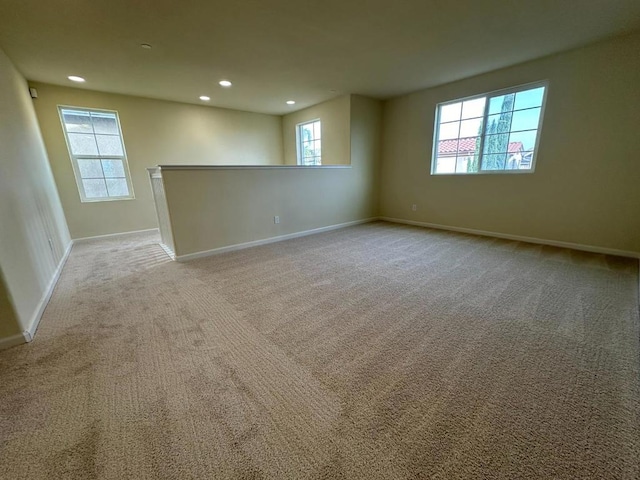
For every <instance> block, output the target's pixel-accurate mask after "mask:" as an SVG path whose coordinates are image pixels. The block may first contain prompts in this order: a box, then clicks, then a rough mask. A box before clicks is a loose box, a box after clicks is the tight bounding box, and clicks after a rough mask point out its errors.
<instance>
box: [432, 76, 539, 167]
mask: <svg viewBox="0 0 640 480" xmlns="http://www.w3.org/2000/svg"><path fill="white" fill-rule="evenodd" d="M539 87H544V94H543V96H542V105H541V106H540V118H539V119H538V128H537V129H536V131H537V135H536V143H535V146H534V147H533V157H532V159H531V168H529V169H505V170H482V160H483V157H484V141H485V138H486V135H487V127H488V121H487V117H488V113H489V103H490V102H489V97H494V96H501V95H508V94H510V93H517V92H521V91H523V90H531V89H534V88H539ZM548 93H549V81H548V80H540V81H537V82H531V83H525V84H521V85H517V86H515V87H509V88H503V89H500V90H493V91H491V92H487V93H481V94H477V95H471V96H469V97H463V98H456V99H454V100H448V101H446V102H441V103H438V104H437V105H436V113H435V123H434V126H433V149H432V151H431V175H434V176H441V175H500V174H516V175H517V174H527V173H534V172H535V169H536V159H537V157H538V148H539V144H540V137H541V133H542V122H543V119H544V112H545V106H546V104H547V94H548ZM482 97H486V98H487V101H486V103H485V106H484V115H483V122H482V123H483V125H482V137H481V138H480V156H479V159H478V171H477V172H443V173H437V172H436V171H435V170H436V166H437V158H438V131H439V129H440V128H439V127H440V110H441V108H442V107H444V106H446V105H450V104H453V103H459V102H466V101H469V100H475V99H477V98H482Z"/></svg>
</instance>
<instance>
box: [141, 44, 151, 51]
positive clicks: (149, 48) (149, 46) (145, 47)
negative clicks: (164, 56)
mask: <svg viewBox="0 0 640 480" xmlns="http://www.w3.org/2000/svg"><path fill="white" fill-rule="evenodd" d="M140 46H141V47H142V48H144V49H145V50H151V45H149V44H148V43H141V44H140Z"/></svg>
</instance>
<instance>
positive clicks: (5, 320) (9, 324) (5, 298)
mask: <svg viewBox="0 0 640 480" xmlns="http://www.w3.org/2000/svg"><path fill="white" fill-rule="evenodd" d="M20 333H22V330H21V328H20V323H19V322H18V317H17V315H16V312H15V310H14V308H13V303H12V302H11V299H10V298H9V289H8V287H7V285H6V283H5V280H4V276H3V275H2V272H1V271H0V340H2V339H3V338H7V337H11V336H13V335H19V334H20Z"/></svg>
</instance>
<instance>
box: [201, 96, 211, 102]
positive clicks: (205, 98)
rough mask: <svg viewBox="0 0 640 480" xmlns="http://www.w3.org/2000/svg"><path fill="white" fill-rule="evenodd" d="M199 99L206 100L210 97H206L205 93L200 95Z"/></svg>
mask: <svg viewBox="0 0 640 480" xmlns="http://www.w3.org/2000/svg"><path fill="white" fill-rule="evenodd" d="M200 100H202V101H203V102H208V101H209V100H211V98H209V97H207V96H206V95H200Z"/></svg>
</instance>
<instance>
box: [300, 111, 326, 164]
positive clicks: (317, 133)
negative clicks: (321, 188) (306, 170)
mask: <svg viewBox="0 0 640 480" xmlns="http://www.w3.org/2000/svg"><path fill="white" fill-rule="evenodd" d="M296 136H297V139H298V142H297V143H298V165H322V144H321V142H322V140H321V137H322V125H321V124H320V120H313V121H311V122H307V123H300V124H298V125H297V132H296Z"/></svg>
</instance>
